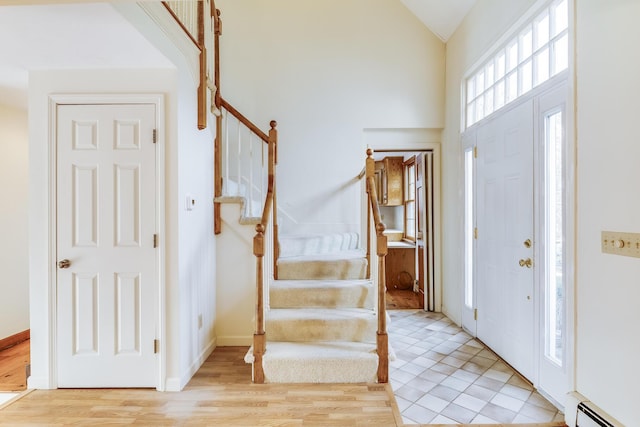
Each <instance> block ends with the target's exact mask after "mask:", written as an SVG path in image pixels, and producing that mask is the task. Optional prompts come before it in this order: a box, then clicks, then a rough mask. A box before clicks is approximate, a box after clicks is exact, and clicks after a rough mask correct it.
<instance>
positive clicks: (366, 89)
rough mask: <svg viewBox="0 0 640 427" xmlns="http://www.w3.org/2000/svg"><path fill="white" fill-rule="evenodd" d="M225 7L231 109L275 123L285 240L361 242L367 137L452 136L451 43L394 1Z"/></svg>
mask: <svg viewBox="0 0 640 427" xmlns="http://www.w3.org/2000/svg"><path fill="white" fill-rule="evenodd" d="M216 5H217V6H218V8H220V9H221V11H222V20H223V35H222V38H221V60H222V84H221V93H222V95H223V97H224V98H226V99H227V100H228V101H229V102H230V103H231V104H232V105H234V106H236V107H237V108H238V109H239V110H240V111H242V112H243V114H245V115H247V116H248V117H249V118H250V119H252V120H253V121H254V122H255V123H256V124H258V125H259V126H261V127H262V128H263V129H264V130H266V129H267V128H268V123H269V120H271V119H275V120H277V121H278V130H279V153H278V155H279V165H278V203H279V206H280V208H281V209H283V210H284V212H285V215H281V218H282V219H283V223H282V232H284V233H290V232H305V231H329V230H330V231H340V230H353V231H359V228H358V226H357V224H359V222H360V217H359V211H360V201H359V197H360V187H359V185H357V184H354V182H353V180H352V178H353V177H354V176H355V175H357V174H358V173H359V172H360V170H361V169H362V167H363V166H364V159H365V148H366V147H365V143H364V137H365V136H364V132H363V130H364V129H381V128H382V129H388V128H391V129H393V128H403V129H404V128H442V127H443V124H444V114H443V105H444V45H443V43H442V42H441V41H440V40H439V39H438V38H437V37H436V36H434V35H433V34H432V33H431V32H430V31H429V30H427V29H426V28H425V27H424V25H423V24H422V23H421V22H420V21H419V20H418V19H417V18H416V17H415V16H414V15H413V14H411V12H409V11H408V10H407V9H406V8H405V7H404V6H403V5H402V4H401V3H400V2H398V1H397V0H323V1H310V0H306V1H299V0H243V1H235V0H219V1H218V2H216ZM393 142H394V141H389V143H390V145H391V144H393ZM287 214H288V215H289V216H290V220H287V216H286V215H287Z"/></svg>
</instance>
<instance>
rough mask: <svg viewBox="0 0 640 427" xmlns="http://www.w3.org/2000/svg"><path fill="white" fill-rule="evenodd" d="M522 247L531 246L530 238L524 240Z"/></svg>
mask: <svg viewBox="0 0 640 427" xmlns="http://www.w3.org/2000/svg"><path fill="white" fill-rule="evenodd" d="M524 247H525V248H530V247H531V239H527V240H525V241H524Z"/></svg>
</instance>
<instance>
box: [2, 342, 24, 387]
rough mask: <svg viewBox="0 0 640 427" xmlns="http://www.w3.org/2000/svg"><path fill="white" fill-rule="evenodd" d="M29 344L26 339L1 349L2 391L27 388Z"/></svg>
mask: <svg viewBox="0 0 640 427" xmlns="http://www.w3.org/2000/svg"><path fill="white" fill-rule="evenodd" d="M29 344H30V342H29V340H26V341H23V342H21V343H20V344H16V345H14V346H13V347H9V348H7V349H5V350H2V351H0V391H23V390H26V388H27V373H26V366H27V365H28V364H29Z"/></svg>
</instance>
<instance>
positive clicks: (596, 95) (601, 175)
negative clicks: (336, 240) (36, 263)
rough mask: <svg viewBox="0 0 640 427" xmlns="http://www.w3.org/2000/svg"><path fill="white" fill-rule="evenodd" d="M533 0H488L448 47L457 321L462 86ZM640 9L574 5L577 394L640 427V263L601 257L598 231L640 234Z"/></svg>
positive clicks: (452, 288) (592, 2)
mask: <svg viewBox="0 0 640 427" xmlns="http://www.w3.org/2000/svg"><path fill="white" fill-rule="evenodd" d="M533 3H534V2H533V1H531V0H518V1H514V0H508V1H506V0H483V1H482V2H478V4H477V5H476V6H475V7H474V8H473V9H472V11H471V13H470V14H469V16H468V17H467V18H466V19H465V20H464V22H463V24H462V26H461V27H460V28H459V29H458V31H457V32H456V33H455V34H454V36H453V37H452V38H451V39H450V41H449V43H448V44H447V109H446V115H447V120H446V128H445V131H444V136H443V154H444V155H443V158H444V159H443V171H444V191H443V194H444V200H445V202H444V215H443V218H444V221H445V228H444V234H445V235H446V236H447V239H445V240H444V245H445V254H444V258H445V260H446V261H445V269H444V274H445V283H446V287H445V310H446V312H447V314H448V315H449V316H450V317H451V318H452V319H454V320H455V321H457V322H459V320H460V309H461V304H462V273H463V272H462V270H461V269H460V268H459V265H458V262H457V260H459V259H461V258H462V253H463V252H462V250H463V248H462V242H463V240H462V214H463V201H462V188H463V187H462V164H461V161H460V160H461V157H460V136H459V129H460V84H461V82H462V77H463V72H464V71H465V70H466V69H467V68H468V67H470V66H472V65H473V64H474V63H475V62H476V60H477V59H478V58H480V57H481V56H482V54H483V53H484V49H486V48H489V47H490V46H491V45H492V44H493V42H494V41H495V40H496V39H497V38H498V37H499V36H500V35H501V33H502V32H503V31H505V30H506V29H508V28H509V27H510V26H511V24H513V23H514V22H515V21H516V20H517V19H518V17H519V16H520V15H521V14H522V13H523V12H525V11H526V10H527V9H528V8H529V7H530V6H531V5H532V4H533ZM639 16H640V3H638V2H636V1H630V0H615V1H609V2H602V1H600V0H580V1H576V89H577V95H576V113H577V116H576V133H577V141H576V144H577V203H576V215H577V218H576V221H577V242H576V247H577V259H576V268H577V271H576V273H577V274H576V284H575V286H576V296H575V298H576V304H577V307H576V328H577V330H576V337H575V339H576V369H575V372H576V373H575V377H576V390H577V391H578V392H579V393H580V394H582V395H584V396H585V397H586V398H588V399H590V400H591V401H593V402H594V403H595V404H596V405H598V406H600V407H601V408H602V409H604V410H605V411H607V412H608V413H609V414H610V415H611V416H613V417H615V418H617V419H618V420H619V421H620V422H622V423H623V424H624V425H628V426H631V425H639V424H640V415H638V413H637V410H636V408H635V407H634V403H635V402H636V401H637V400H638V391H637V390H638V389H637V387H638V384H640V372H639V371H638V370H637V369H636V367H637V366H636V363H635V360H636V359H637V354H639V353H640V338H639V337H640V335H638V333H637V331H636V330H635V329H634V328H635V327H636V325H639V324H640V311H639V310H638V309H637V301H638V300H640V287H639V286H638V280H637V278H638V277H640V262H639V261H638V260H637V259H635V258H627V257H620V256H613V255H607V254H603V253H602V252H601V250H600V232H601V231H602V230H616V231H631V232H640V228H639V226H638V214H637V212H638V211H639V210H640V199H639V198H638V197H637V183H638V182H640V178H639V176H638V159H639V158H640V144H639V143H638V137H637V135H638V132H637V126H636V125H635V124H636V123H637V117H636V116H637V111H638V108H637V104H638V101H637V100H638V99H640V81H639V80H638V78H637V76H638V75H640V58H638V55H635V54H634V52H635V51H636V50H637V49H636V46H635V44H636V41H637V40H638V39H639V38H640V28H639V27H638V26H637V22H636V21H637V18H638V17H639Z"/></svg>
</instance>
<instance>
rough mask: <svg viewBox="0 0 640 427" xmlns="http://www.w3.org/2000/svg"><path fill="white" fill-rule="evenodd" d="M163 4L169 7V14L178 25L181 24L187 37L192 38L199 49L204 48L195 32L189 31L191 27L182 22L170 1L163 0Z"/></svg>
mask: <svg viewBox="0 0 640 427" xmlns="http://www.w3.org/2000/svg"><path fill="white" fill-rule="evenodd" d="M162 5H163V6H164V7H165V8H166V9H167V11H168V12H169V14H171V16H172V17H173V19H174V20H175V21H176V22H177V23H178V25H180V28H182V30H183V31H184V33H185V34H186V35H187V37H189V38H190V39H191V41H192V42H193V44H195V45H196V46H197V47H198V49H202V46H201V45H200V43H198V40H196V38H195V37H194V36H193V34H191V31H189V29H188V28H187V27H186V26H185V25H184V24H183V23H182V20H181V19H180V18H179V17H178V15H176V13H175V12H174V11H173V9H171V6H169V3H167V2H166V1H163V2H162Z"/></svg>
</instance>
